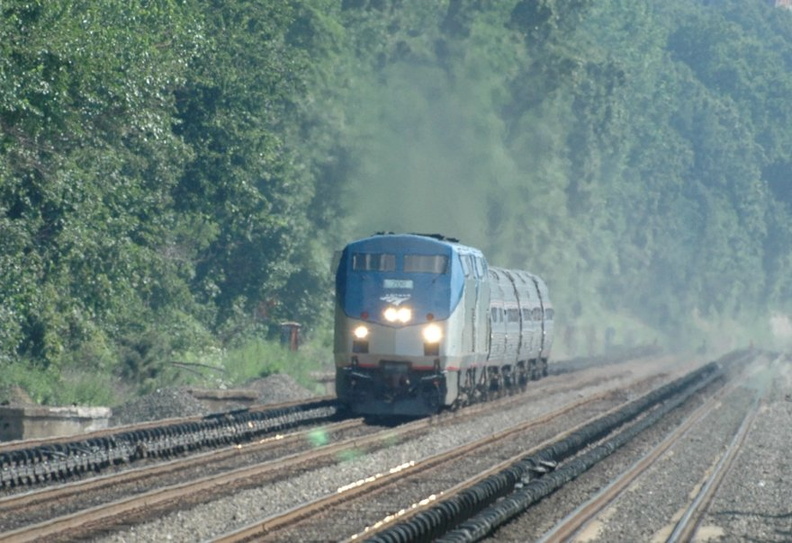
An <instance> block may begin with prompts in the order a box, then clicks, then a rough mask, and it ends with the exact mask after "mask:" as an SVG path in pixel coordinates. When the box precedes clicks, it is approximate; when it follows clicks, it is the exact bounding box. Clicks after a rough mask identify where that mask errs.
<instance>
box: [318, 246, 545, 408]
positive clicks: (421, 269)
mask: <svg viewBox="0 0 792 543" xmlns="http://www.w3.org/2000/svg"><path fill="white" fill-rule="evenodd" d="M336 260H337V268H336V274H335V324H334V348H333V354H334V360H335V388H336V396H337V400H338V402H339V404H340V405H341V406H342V407H343V408H344V409H346V410H348V411H349V412H351V413H354V414H357V415H362V416H396V417H400V416H406V417H420V416H428V415H432V414H435V413H438V412H440V411H442V410H444V409H454V408H457V407H461V406H464V405H468V404H470V403H474V402H477V401H482V400H485V399H488V398H491V397H493V396H497V395H502V394H504V393H509V392H511V391H515V390H520V389H524V388H525V387H526V386H527V385H528V383H529V382H530V381H533V380H537V379H540V378H541V377H543V376H546V375H547V373H548V362H549V359H550V351H551V348H552V344H553V319H554V310H553V306H552V303H551V301H550V295H549V291H548V288H547V285H546V284H545V282H544V281H543V280H542V279H541V278H540V277H538V276H537V275H534V274H532V273H529V272H527V271H521V270H511V269H504V268H498V267H494V266H490V265H489V264H488V262H487V260H486V259H485V258H484V255H483V253H482V252H481V251H480V250H478V249H476V248H474V247H469V246H466V245H464V244H462V243H460V242H459V240H457V239H454V238H449V237H445V236H443V235H439V234H394V233H390V232H388V233H384V232H382V233H377V234H375V235H372V236H370V237H367V238H364V239H359V240H356V241H353V242H350V243H348V244H347V245H346V247H344V249H343V251H341V252H340V254H338V255H337V257H336Z"/></svg>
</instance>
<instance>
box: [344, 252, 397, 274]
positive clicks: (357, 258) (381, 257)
mask: <svg viewBox="0 0 792 543" xmlns="http://www.w3.org/2000/svg"><path fill="white" fill-rule="evenodd" d="M352 269H353V270H355V271H394V270H395V269H396V255H391V254H387V253H354V254H353V255H352Z"/></svg>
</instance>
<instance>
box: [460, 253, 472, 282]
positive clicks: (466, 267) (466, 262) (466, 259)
mask: <svg viewBox="0 0 792 543" xmlns="http://www.w3.org/2000/svg"><path fill="white" fill-rule="evenodd" d="M459 260H460V261H461V262H462V271H463V272H464V274H465V277H470V256H469V255H459Z"/></svg>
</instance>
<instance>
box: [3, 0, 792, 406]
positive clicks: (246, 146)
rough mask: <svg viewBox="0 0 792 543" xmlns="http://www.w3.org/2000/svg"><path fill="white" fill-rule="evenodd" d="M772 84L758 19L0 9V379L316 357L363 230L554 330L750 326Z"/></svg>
mask: <svg viewBox="0 0 792 543" xmlns="http://www.w3.org/2000/svg"><path fill="white" fill-rule="evenodd" d="M791 72H792V14H790V13H788V12H787V11H784V10H776V9H774V8H773V7H772V6H771V5H769V3H763V2H753V3H747V4H746V3H745V2H740V1H738V0H715V1H713V0H708V1H706V2H703V1H699V2H690V1H689V0H668V1H666V2H659V3H657V2H656V3H637V4H636V3H635V2H630V1H628V0H598V1H596V2H595V1H592V0H530V1H529V0H505V1H502V2H489V3H488V2H480V1H478V0H444V1H441V2H425V1H424V0H344V1H343V2H340V3H339V2H332V1H329V0H277V1H276V0H256V1H252V2H251V1H243V0H212V1H211V2H196V1H195V0H156V1H131V2H130V1H125V2H121V1H118V0H108V1H104V2H100V3H95V2H94V3H91V2H83V1H79V0H68V1H63V2H46V1H43V0H10V1H7V2H3V3H2V4H0V249H1V250H0V366H2V367H3V368H12V367H13V368H15V369H14V374H15V375H18V373H17V370H18V368H19V367H22V366H20V364H23V365H24V364H27V365H28V366H30V367H34V368H36V371H37V372H39V373H40V374H41V375H46V376H47V377H46V378H44V379H43V382H46V383H50V382H51V381H50V379H51V378H52V376H57V375H59V374H61V373H63V374H69V375H73V376H78V377H75V379H74V382H75V383H79V382H80V378H79V376H80V375H85V374H90V373H91V372H94V371H98V372H100V373H101V372H107V373H113V375H115V376H116V377H119V378H123V379H124V380H126V381H127V382H131V383H134V384H136V385H138V386H141V387H143V388H145V387H149V386H157V385H159V384H162V383H166V382H170V381H173V380H178V379H183V378H184V372H183V371H181V370H179V369H178V368H179V367H181V366H179V364H182V365H183V363H184V361H185V360H186V361H191V362H190V363H192V361H196V360H200V359H201V357H204V356H206V357H213V356H215V355H214V354H211V353H217V352H226V353H228V352H229V351H224V349H231V350H232V352H240V353H242V352H245V349H246V348H248V346H250V347H249V348H250V349H253V347H252V346H255V345H258V342H259V341H260V340H261V338H262V337H265V336H266V335H267V334H268V333H269V332H270V331H271V330H272V329H274V328H277V324H278V323H279V322H280V321H281V320H298V321H300V322H303V323H304V324H305V325H306V328H305V329H307V330H308V331H309V335H310V334H314V335H316V336H320V337H321V335H322V334H323V333H325V332H327V329H328V326H327V323H328V320H329V315H330V312H331V307H332V292H331V290H330V289H331V282H330V277H329V273H328V263H329V262H330V260H331V254H332V250H333V249H334V248H336V247H339V246H340V245H341V244H342V243H343V241H345V240H346V239H348V238H350V237H355V236H359V235H366V234H369V233H371V232H373V231H379V230H394V231H425V232H438V231H439V232H444V233H447V234H450V235H454V236H457V237H459V238H461V239H462V240H463V241H464V242H467V243H469V244H471V245H476V246H479V247H481V248H482V249H484V251H485V252H486V254H487V255H488V256H489V257H490V259H491V260H492V261H493V262H494V263H495V264H500V265H508V266H515V267H524V268H528V269H532V270H534V271H536V272H537V273H540V274H541V275H542V276H544V277H545V278H546V279H547V280H548V282H549V284H550V287H551V289H552V292H553V294H554V299H555V302H556V305H557V306H558V308H559V311H558V314H559V316H560V318H561V320H560V321H559V326H560V327H561V328H562V330H564V329H566V330H580V329H581V328H583V327H588V328H589V329H590V330H594V332H592V333H594V334H596V333H604V331H602V330H599V328H601V327H602V322H603V321H604V318H603V316H610V319H611V321H612V322H618V323H619V334H620V335H619V336H617V340H619V339H621V340H622V341H623V342H629V341H633V340H638V339H635V338H634V337H633V336H634V335H635V334H639V335H641V336H642V337H643V338H644V339H645V338H646V337H648V336H649V335H650V334H654V333H655V332H656V335H658V336H666V335H667V336H669V337H675V338H683V339H684V338H687V339H689V340H690V341H700V337H699V336H700V335H701V334H702V333H710V331H712V330H717V328H718V325H717V324H713V323H725V322H727V321H735V322H746V323H747V322H756V323H761V322H765V321H763V320H761V319H764V318H765V317H766V316H767V315H768V314H770V313H772V312H776V311H781V312H789V311H791V310H792V307H790V300H792V273H790V272H791V271H792V257H790V255H791V254H792V241H790V240H792V235H790V234H792V196H790V195H792V191H790V173H789V172H790V171H792V170H791V169H790V166H792V132H790V131H789V125H790V122H792V105H790V101H789V99H788V97H789V96H790V94H791V93H792V73H791ZM630 323H636V324H635V325H634V326H633V325H632V324H630ZM631 327H634V329H635V330H636V332H635V334H633V332H631V331H630V330H629V328H631ZM748 328H751V327H750V326H747V327H746V329H748ZM761 328H766V327H763V326H761V325H757V326H756V327H755V329H753V330H750V332H751V333H756V329H761ZM746 333H747V332H746ZM565 335H566V333H563V334H562V337H565ZM576 343H577V344H578V345H579V344H580V343H581V342H580V341H578V342H576ZM561 347H562V348H567V349H568V350H569V352H570V353H572V352H573V351H574V350H575V349H574V348H572V346H571V343H570V345H567V346H565V345H564V342H563V341H562V342H561ZM246 356H247V355H244V356H242V358H245V357H246ZM221 358H222V357H221ZM226 362H227V363H228V364H232V362H231V360H230V359H225V361H223V360H221V361H220V362H219V364H220V365H223V364H224V363H226ZM254 365H255V364H254ZM286 365H288V364H286ZM245 371H247V370H245ZM242 373H244V372H242ZM247 373H250V371H247ZM111 381H112V380H109V381H107V382H108V383H110V382H111ZM107 386H110V385H109V384H108V385H107ZM80 387H82V390H83V391H84V392H82V393H80V394H83V395H85V396H90V397H93V398H96V397H97V393H96V390H93V391H92V390H90V387H88V386H82V385H77V388H80ZM41 388H42V390H45V389H46V390H51V387H50V385H49V384H48V385H46V386H42V387H41ZM38 396H39V397H45V396H47V397H54V395H53V394H50V393H44V392H42V393H40V394H38ZM95 401H99V400H95Z"/></svg>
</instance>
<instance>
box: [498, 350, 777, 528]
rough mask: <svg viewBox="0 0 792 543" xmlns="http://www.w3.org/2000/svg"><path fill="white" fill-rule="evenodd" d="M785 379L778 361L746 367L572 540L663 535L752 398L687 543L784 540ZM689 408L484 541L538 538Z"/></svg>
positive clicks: (727, 441) (698, 486)
mask: <svg viewBox="0 0 792 543" xmlns="http://www.w3.org/2000/svg"><path fill="white" fill-rule="evenodd" d="M791 376H792V364H790V361H788V360H786V359H783V358H773V359H768V360H765V363H764V364H759V365H756V366H754V372H753V373H751V374H749V375H748V376H747V377H745V378H744V379H743V381H742V385H741V386H740V387H739V388H738V389H737V390H736V391H734V392H733V393H731V394H729V395H728V396H727V397H726V398H724V399H723V401H722V402H721V404H720V405H719V406H718V408H717V409H716V410H715V411H714V412H713V413H712V414H711V415H710V416H708V417H707V418H706V419H705V420H704V421H703V423H701V424H698V425H696V426H695V427H694V428H693V429H692V430H691V431H689V432H688V434H687V435H685V437H684V438H683V439H682V440H681V442H680V443H678V444H677V445H675V446H674V447H672V449H671V450H670V451H669V452H667V453H666V454H665V455H663V456H662V457H661V458H660V459H659V460H658V461H657V462H655V463H654V464H653V465H652V467H651V468H650V470H649V471H648V472H647V473H646V474H643V475H642V476H640V477H639V478H638V479H637V480H636V481H635V483H634V484H633V485H631V486H630V487H629V489H628V491H626V492H625V493H624V494H623V495H621V496H619V498H618V499H616V500H615V501H614V502H612V503H611V504H610V505H609V506H608V507H607V508H606V509H605V510H604V511H603V512H602V513H601V514H600V515H598V516H597V517H596V518H595V519H594V520H593V521H592V522H590V523H589V524H588V525H587V526H586V527H585V528H584V529H583V530H582V531H581V532H579V533H578V534H576V536H575V537H574V539H573V540H572V541H575V542H578V543H583V542H585V543H620V542H624V543H628V542H629V543H633V542H636V541H642V542H648V543H660V542H665V541H667V540H668V538H669V536H670V535H671V534H672V532H673V530H674V528H675V526H676V523H677V522H678V521H679V520H680V519H681V518H682V516H683V514H684V513H685V511H686V508H687V506H688V504H689V503H690V501H691V500H692V499H693V497H695V496H696V495H697V493H698V492H699V491H700V489H701V487H702V484H703V481H705V480H706V476H707V474H709V473H711V471H712V470H713V469H714V466H715V464H716V463H717V462H718V460H720V458H721V455H722V454H723V451H725V450H726V448H727V447H728V445H729V444H730V442H731V441H732V439H733V437H734V434H735V433H736V432H737V430H738V428H739V427H740V425H741V424H742V422H743V420H744V417H745V414H746V413H747V412H748V410H749V408H750V407H751V405H752V404H753V402H754V401H755V400H756V399H757V398H762V399H763V401H764V402H765V403H764V404H763V407H762V408H761V409H760V412H759V414H758V416H757V418H756V419H755V421H754V424H753V425H752V426H751V429H750V432H749V433H748V435H747V437H746V440H745V443H744V446H743V447H742V449H741V451H740V454H739V456H738V457H737V459H736V462H735V463H734V465H733V468H732V469H731V470H730V471H729V472H728V473H727V475H726V477H725V479H724V481H723V484H722V485H721V487H720V488H719V490H718V492H717V495H716V498H715V499H714V501H713V503H712V505H711V506H710V509H709V513H708V514H707V515H706V516H705V518H704V519H703V521H702V523H701V524H700V525H699V527H698V530H697V532H696V535H695V537H694V541H695V542H697V543H704V542H712V543H714V542H745V541H762V542H770V543H774V542H778V543H780V542H789V541H792V500H790V496H792V479H791V478H790V477H789V474H790V473H792V460H791V459H790V456H789V448H790V445H791V444H792V377H791ZM696 407H698V405H697V403H696V402H694V403H692V404H690V405H686V406H685V407H684V408H681V409H679V410H678V412H677V413H676V414H675V415H674V416H673V417H670V418H668V419H666V420H664V421H663V422H662V423H661V424H658V425H657V426H656V427H653V428H651V429H650V430H648V431H647V432H645V434H644V435H642V436H641V437H640V438H639V439H638V440H636V441H634V442H633V443H630V444H629V445H627V446H625V447H624V448H623V449H621V450H619V451H617V452H616V453H615V454H613V455H612V456H611V457H609V458H608V459H607V460H606V461H604V462H602V463H601V464H599V465H597V466H595V467H594V468H593V469H591V470H590V471H589V472H587V473H585V474H584V475H582V476H581V477H580V478H579V479H578V480H577V481H575V484H574V485H570V486H569V487H565V488H563V489H560V490H559V491H557V492H556V493H555V494H553V495H551V496H550V497H548V498H547V499H545V500H543V501H542V502H541V503H540V504H538V506H536V507H534V508H533V509H532V510H531V511H530V512H528V513H526V514H524V515H522V516H520V517H519V518H517V519H515V520H513V521H512V522H511V523H509V524H508V525H507V526H504V527H503V528H501V529H500V530H498V531H497V532H496V533H495V534H493V535H492V536H491V537H490V538H489V539H488V541H498V542H523V541H541V540H542V537H543V536H544V535H545V533H546V532H547V531H548V530H551V529H552V528H553V527H554V526H555V525H556V523H557V522H559V521H560V520H561V519H563V518H564V517H565V516H566V515H568V514H569V513H571V512H572V511H574V510H575V509H576V508H577V507H578V506H579V505H580V504H582V503H584V502H586V500H587V499H589V498H590V497H592V496H594V495H595V494H596V493H597V492H599V491H601V490H602V489H603V488H605V487H606V486H607V485H608V484H609V483H610V482H611V481H612V480H613V479H614V478H616V477H617V476H618V474H619V473H621V472H623V471H624V469H625V466H631V465H632V464H634V463H635V462H637V461H638V460H640V458H642V457H643V455H645V454H647V453H648V452H649V451H650V450H651V449H652V448H653V447H655V446H656V445H657V444H658V443H660V442H661V441H662V440H663V439H664V437H665V436H666V435H667V433H669V432H671V431H672V430H673V429H674V427H675V426H676V425H677V424H679V423H680V422H681V421H682V420H683V419H684V418H685V417H686V416H687V415H688V414H689V413H690V412H692V411H693V410H694V409H695V408H696Z"/></svg>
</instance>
